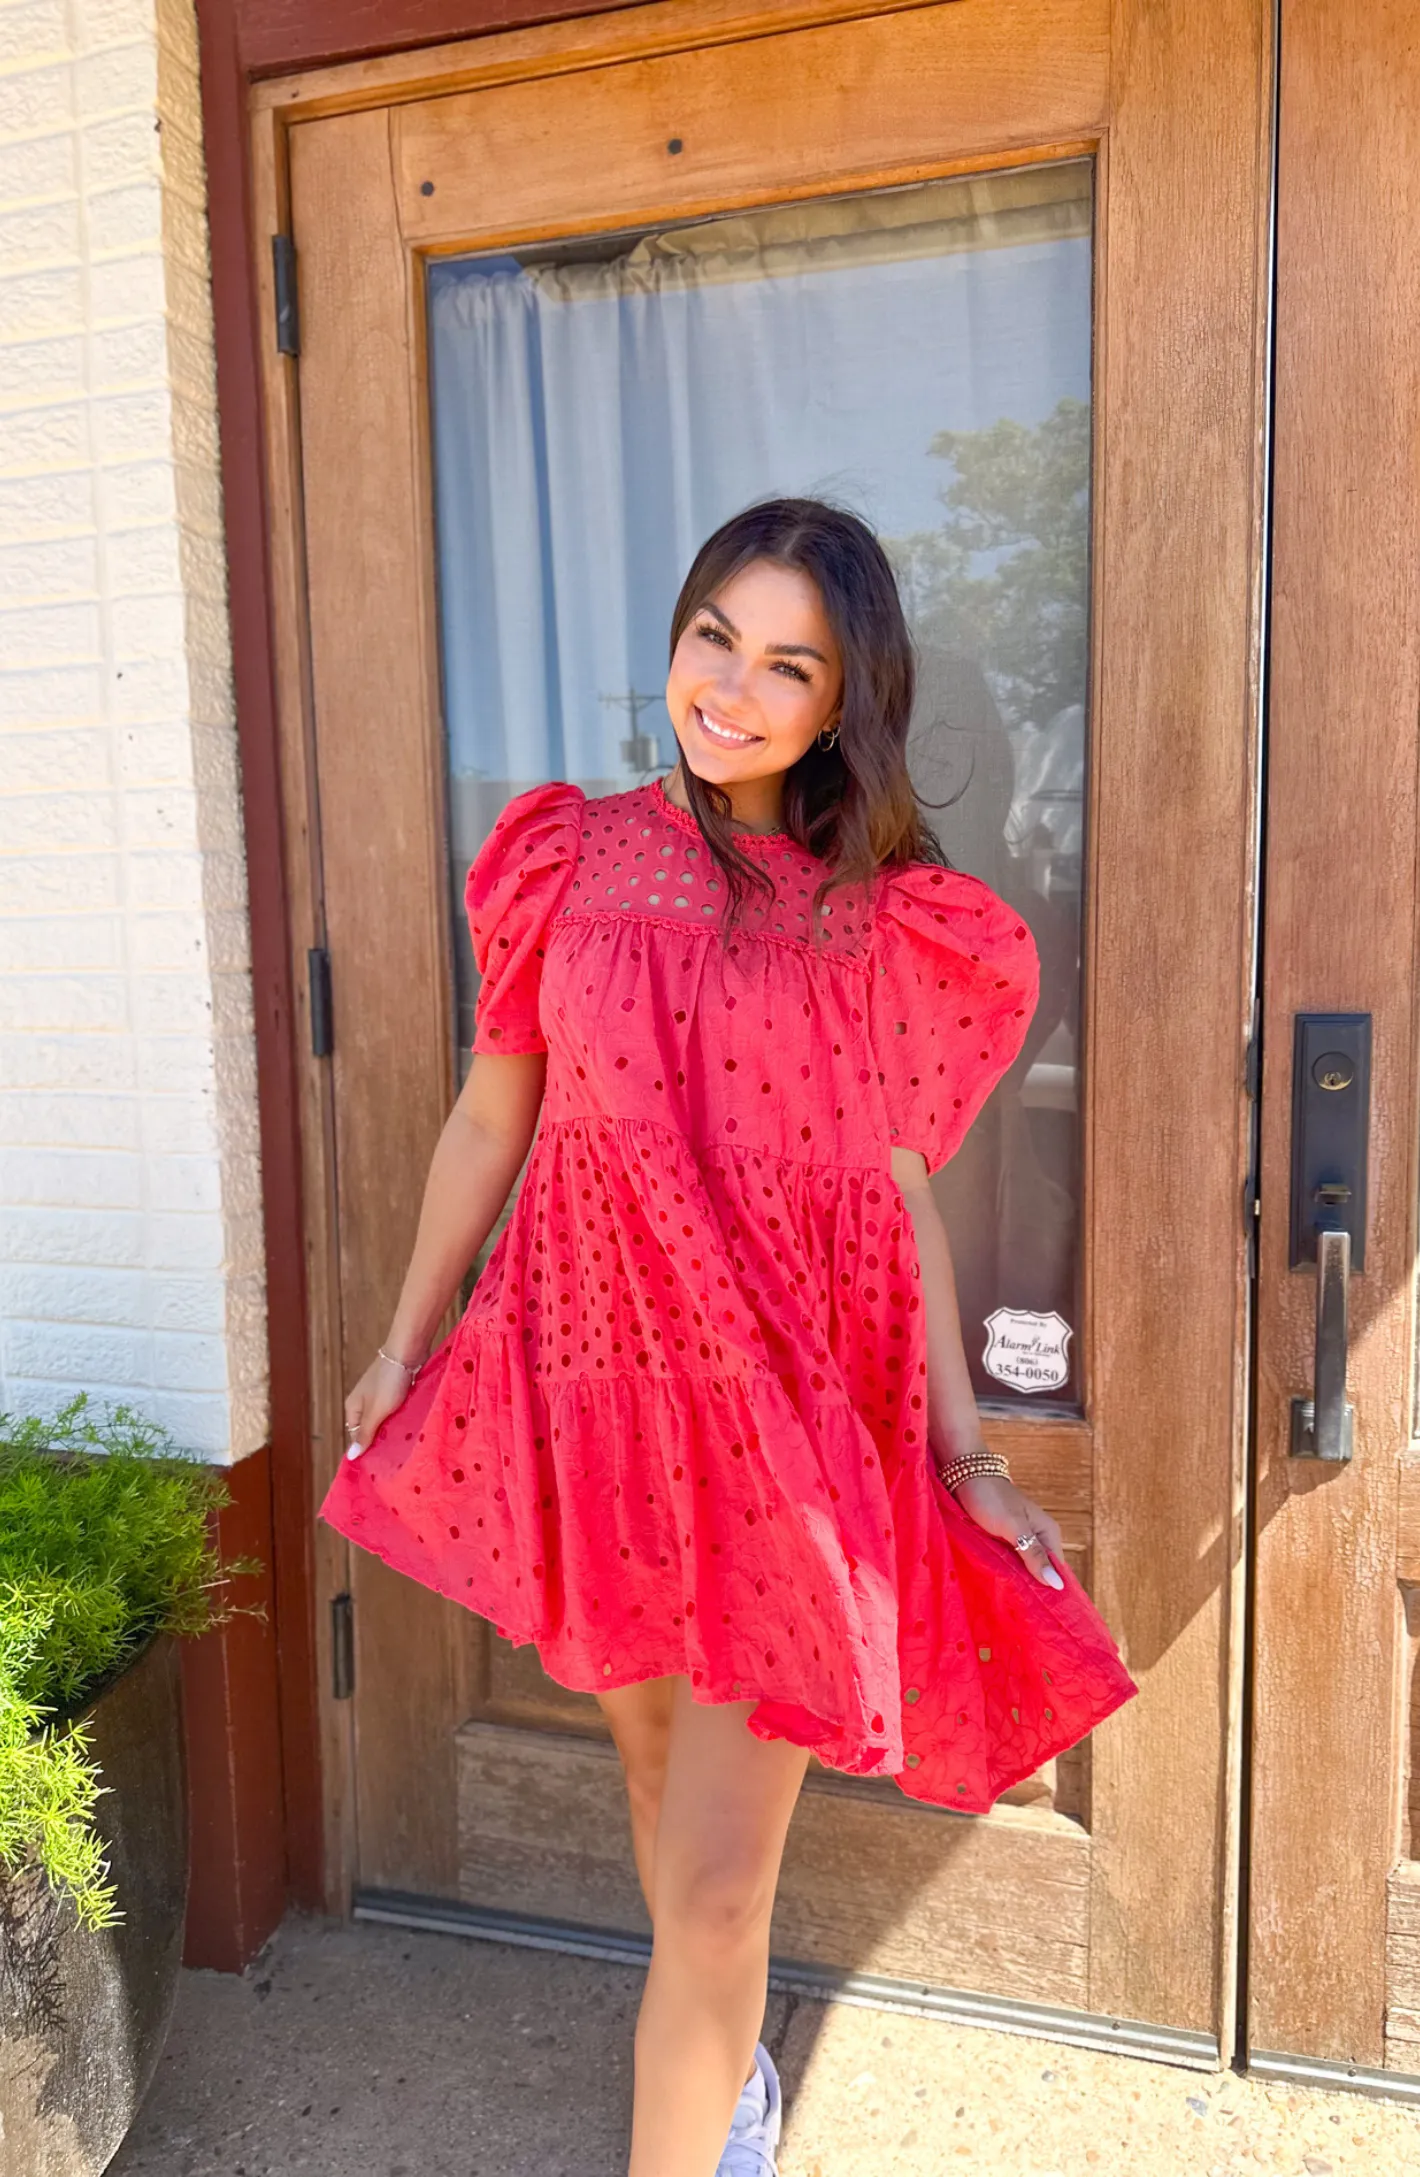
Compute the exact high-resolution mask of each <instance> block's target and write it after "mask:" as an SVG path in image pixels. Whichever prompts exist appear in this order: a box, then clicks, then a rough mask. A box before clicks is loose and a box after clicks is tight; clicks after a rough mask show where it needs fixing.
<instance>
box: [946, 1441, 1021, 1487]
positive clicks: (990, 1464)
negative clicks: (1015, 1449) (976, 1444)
mask: <svg viewBox="0 0 1420 2177" xmlns="http://www.w3.org/2000/svg"><path fill="white" fill-rule="evenodd" d="M937 1472H938V1474H939V1475H940V1477H941V1481H942V1486H943V1488H944V1489H950V1490H951V1491H952V1493H953V1495H955V1493H956V1491H957V1490H958V1489H959V1488H960V1486H961V1484H962V1483H963V1482H966V1481H970V1480H972V1479H973V1477H974V1476H975V1475H977V1474H996V1475H999V1476H1000V1477H1001V1479H1002V1480H1003V1481H1009V1480H1010V1478H1011V1469H1010V1467H1009V1466H1008V1464H1007V1463H1006V1460H1005V1459H1004V1458H1003V1457H1002V1455H1001V1453H1000V1452H999V1451H964V1452H960V1453H959V1454H958V1456H957V1457H956V1458H955V1459H949V1460H948V1461H947V1463H946V1465H945V1466H939V1467H938V1468H937Z"/></svg>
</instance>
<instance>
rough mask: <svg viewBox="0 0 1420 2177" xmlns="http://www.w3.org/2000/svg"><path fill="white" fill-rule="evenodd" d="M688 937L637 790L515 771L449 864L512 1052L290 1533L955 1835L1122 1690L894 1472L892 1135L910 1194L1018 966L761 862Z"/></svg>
mask: <svg viewBox="0 0 1420 2177" xmlns="http://www.w3.org/2000/svg"><path fill="white" fill-rule="evenodd" d="M745 845H746V849H747V851H748V852H749V853H751V854H753V855H754V856H755V857H756V858H757V859H758V860H759V861H760V862H761V863H762V865H763V867H764V868H765V869H766V870H768V871H769V872H770V874H771V875H772V877H773V879H774V884H775V897H774V900H773V903H772V904H771V903H769V902H767V901H761V902H758V903H757V904H755V903H754V902H755V901H757V900H758V895H754V896H753V898H752V904H751V905H750V907H749V910H748V912H747V914H746V915H745V917H744V919H743V921H742V923H741V926H740V928H739V930H738V932H737V933H736V934H734V935H733V936H732V937H731V940H730V943H729V945H728V946H725V945H724V943H723V942H722V937H721V932H720V923H721V919H722V913H723V908H724V902H725V890H724V886H723V882H722V880H721V878H720V875H719V872H718V870H717V869H716V867H715V864H714V862H713V860H712V859H711V857H710V855H709V853H708V851H707V849H706V848H705V846H704V843H703V841H702V840H701V838H700V834H699V831H698V829H697V827H696V825H695V823H694V820H693V819H692V818H691V817H690V816H688V815H687V814H686V813H685V812H684V811H683V810H680V809H677V808H676V807H675V805H674V803H672V802H670V801H669V800H667V798H666V796H665V794H664V792H663V791H662V789H661V787H660V785H659V784H654V785H651V786H644V787H637V788H634V789H633V790H632V791H630V792H627V793H620V794H609V795H605V796H603V797H601V798H600V799H596V800H588V799H587V798H586V797H585V796H584V795H583V794H582V793H581V792H580V790H579V789H578V788H576V787H573V786H568V785H562V784H555V785H549V786H540V787H535V788H534V789H533V790H532V791H531V792H528V793H524V794H520V795H519V796H517V798H516V799H515V800H513V801H511V802H510V803H509V804H508V806H507V807H506V808H505V810H504V811H503V814H502V816H501V817H500V818H499V820H498V823H497V824H496V826H495V827H494V830H493V832H492V834H491V836H490V838H489V839H488V841H487V842H486V844H485V845H484V847H483V849H482V850H481V852H480V854H479V856H478V859H477V861H476V862H475V864H474V866H473V869H472V871H471V872H470V875H469V880H468V908H469V914H470V918H471V923H472V930H473V939H474V948H475V954H476V957H477V960H478V965H479V968H480V970H481V972H482V977H483V980H482V984H481V988H480V992H479V1002H478V1018H477V1033H476V1038H475V1043H474V1048H475V1050H476V1051H479V1052H494V1051H506V1052H528V1051H538V1052H541V1051H545V1052H546V1053H547V1082H546V1094H545V1102H544V1106H543V1111H542V1118H541V1123H540V1126H539V1130H538V1135H537V1139H536V1142H535V1144H534V1147H533V1151H532V1155H531V1159H530V1161H529V1165H528V1168H527V1172H526V1175H525V1178H524V1182H523V1186H522V1189H521V1192H520V1194H519V1196H518V1199H517V1202H516V1204H515V1206H514V1209H513V1212H512V1215H511V1217H510V1219H509V1221H508V1224H507V1226H506V1227H505V1229H504V1231H503V1233H502V1234H501V1236H500V1237H499V1240H498V1242H497V1244H496V1245H495V1247H494V1249H493V1252H492V1254H491V1256H490V1258H489V1261H488V1264H487V1266H486V1268H485V1269H484V1271H483V1274H482V1276H481V1277H480V1278H479V1280H478V1284H477V1287H476V1288H475V1291H474V1293H473V1297H472V1299H471V1301H470V1303H469V1307H468V1310H467V1313H466V1314H465V1316H464V1318H463V1320H462V1322H461V1323H460V1324H459V1326H458V1329H457V1330H456V1331H455V1332H454V1334H453V1336H452V1338H451V1339H450V1340H449V1341H448V1342H447V1343H446V1344H445V1345H444V1347H443V1348H442V1349H441V1350H440V1352H439V1353H438V1355H437V1356H436V1357H435V1359H434V1360H433V1362H432V1363H431V1364H430V1366H429V1367H427V1368H426V1369H425V1371H424V1373H423V1374H422V1375H421V1377H420V1378H419V1381H418V1383H417V1385H416V1387H415V1389H414V1391H413V1393H412V1395H411V1396H410V1398H409V1399H408V1400H407V1401H406V1403H405V1405H404V1406H403V1407H402V1408H401V1409H400V1410H399V1412H398V1413H396V1414H394V1415H392V1416H391V1417H390V1419H389V1420H388V1421H387V1422H386V1423H385V1425H384V1427H383V1428H382V1429H381V1430H380V1432H379V1434H378V1435H377V1436H376V1438H375V1439H374V1441H373V1443H372V1444H371V1445H370V1447H369V1449H368V1450H367V1451H366V1453H365V1455H364V1456H363V1458H361V1459H359V1460H356V1461H343V1462H342V1464H341V1468H340V1472H339V1474H338V1475H337V1477H336V1479H335V1482H334V1484H333V1485H332V1487H331V1490H330V1493H329V1495H328V1496H327V1498H326V1500H325V1503H324V1505H323V1506H322V1513H323V1516H324V1517H325V1518H326V1519H327V1520H329V1521H330V1522H331V1524H332V1525H333V1526H335V1527H337V1528H339V1529H340V1531H341V1532H342V1533H343V1534H345V1535H348V1536H349V1538H350V1539H351V1541H352V1542H355V1543H358V1544H359V1545H360V1546H361V1547H362V1548H364V1549H368V1550H373V1551H374V1552H375V1553H376V1554H377V1555H378V1556H380V1557H382V1558H383V1559H384V1560H385V1561H386V1563H388V1564H390V1565H393V1566H394V1567H395V1568H396V1569H397V1570H398V1571H400V1572H405V1573H408V1574H409V1575H410V1576H411V1577H412V1578H413V1579H416V1580H419V1581H421V1582H422V1583H423V1584H424V1585H425V1586H427V1587H431V1588H434V1589H437V1590H438V1592H439V1593H441V1594H444V1595H448V1596H450V1597H452V1598H453V1599H454V1600H456V1601H458V1602H461V1603H465V1604H466V1605H467V1606H468V1607H469V1608H470V1609H472V1610H476V1611H478V1612H480V1613H481V1614H482V1615H483V1616H484V1617H486V1618H489V1619H491V1620H492V1622H493V1623H494V1625H495V1626H496V1627H497V1628H498V1630H499V1631H500V1632H501V1633H503V1634H505V1635H506V1636H507V1637H508V1638H509V1639H511V1640H514V1641H518V1642H523V1641H532V1642H535V1644H536V1646H537V1649H538V1653H539V1655H540V1656H541V1658H542V1661H543V1664H544V1666H545V1667H546V1669H547V1671H548V1672H549V1674H550V1675H551V1676H552V1677H553V1678H554V1679H556V1680H557V1681H558V1682H559V1683H561V1684H562V1685H564V1686H570V1687H575V1688H578V1689H581V1690H583V1691H588V1692H596V1691H600V1690H602V1689H605V1688H609V1687H613V1686H625V1685H631V1684H634V1683H637V1682H638V1681H641V1680H644V1679H648V1678H657V1677H661V1676H664V1675H666V1674H669V1673H673V1672H674V1673H684V1674H686V1675H687V1676H688V1677H689V1679H690V1681H691V1684H692V1686H693V1688H694V1691H695V1695H696V1697H697V1698H698V1699H700V1700H703V1701H709V1702H716V1701H732V1700H743V1699H749V1700H753V1701H754V1702H755V1703H756V1706H755V1707H754V1709H753V1710H752V1712H751V1714H750V1728H751V1729H752V1730H753V1731H755V1732H756V1733H758V1734H759V1735H760V1736H762V1737H766V1738H768V1737H774V1738H786V1739H790V1740H793V1741H796V1742H797V1743H798V1744H800V1745H803V1746H807V1747H811V1748H812V1749H813V1751H814V1752H815V1753H816V1754H818V1755H819V1756H820V1758H821V1759H822V1760H823V1761H825V1762H827V1763H829V1764H830V1765H831V1766H832V1767H834V1768H837V1769H842V1770H846V1771H849V1772H850V1773H852V1774H855V1775H884V1776H892V1777H894V1778H895V1779H896V1780H897V1782H898V1783H899V1784H900V1785H901V1787H902V1789H903V1790H904V1791H905V1792H907V1793H909V1794H910V1795H911V1796H913V1797H914V1798H918V1799H927V1800H934V1801H937V1802H939V1803H941V1804H943V1805H946V1806H952V1807H957V1808H961V1809H970V1810H977V1811H980V1810H984V1809H985V1808H987V1807H988V1806H990V1804H991V1802H992V1801H993V1799H995V1798H996V1797H997V1796H998V1795H999V1794H1000V1793H1001V1792H1002V1791H1004V1790H1005V1789H1006V1787H1007V1786H1008V1785H1011V1784H1013V1783H1015V1782H1017V1781H1018V1780H1019V1779H1021V1778H1022V1777H1025V1776H1028V1775H1030V1774H1031V1773H1032V1771H1034V1770H1035V1769H1037V1768H1038V1767H1039V1766H1040V1764H1041V1763H1042V1762H1043V1761H1045V1760H1046V1759H1048V1758H1049V1756H1050V1755H1052V1754H1055V1753H1059V1752H1060V1751H1061V1750H1062V1749H1063V1748H1065V1747H1067V1746H1070V1745H1072V1744H1073V1743H1074V1742H1075V1741H1076V1740H1077V1739H1079V1738H1081V1737H1082V1736H1083V1735H1084V1733H1085V1732H1087V1731H1089V1730H1090V1729H1091V1728H1092V1727H1093V1726H1094V1725H1095V1724H1097V1723H1099V1722H1100V1720H1101V1719H1102V1718H1103V1717H1105V1716H1107V1715H1109V1714H1110V1712H1111V1710H1113V1709H1115V1708H1117V1707H1118V1706H1119V1705H1120V1703H1121V1702H1123V1701H1125V1700H1127V1699H1128V1698H1129V1696H1130V1695H1131V1694H1132V1693H1133V1692H1134V1691H1135V1690H1136V1689H1135V1687H1134V1685H1133V1682H1132V1680H1131V1679H1130V1677H1129V1674H1128V1672H1127V1671H1126V1670H1125V1668H1124V1665H1123V1664H1122V1662H1121V1661H1120V1658H1119V1655H1118V1652H1117V1650H1116V1648H1115V1646H1114V1643H1113V1641H1112V1640H1111V1638H1110V1636H1109V1633H1108V1631H1107V1629H1106V1627H1105V1625H1104V1624H1103V1622H1102V1620H1101V1619H1100V1618H1099V1616H1098V1615H1097V1613H1096V1612H1095V1610H1094V1608H1093V1606H1092V1605H1091V1603H1090V1602H1089V1600H1088V1598H1087V1597H1086V1595H1085V1593H1084V1591H1083V1590H1082V1588H1081V1587H1080V1586H1079V1585H1078V1583H1077V1582H1076V1580H1075V1579H1074V1577H1073V1575H1072V1574H1071V1573H1070V1571H1069V1569H1068V1568H1067V1567H1064V1566H1062V1567H1061V1568H1060V1569H1061V1570H1062V1572H1063V1574H1064V1579H1065V1587H1064V1590H1063V1591H1062V1592H1057V1591H1055V1590H1052V1589H1050V1588H1047V1587H1043V1586H1041V1585H1040V1584H1039V1583H1038V1582H1037V1581H1036V1580H1035V1579H1033V1578H1032V1576H1031V1575H1030V1573H1029V1572H1028V1571H1027V1570H1026V1568H1025V1567H1024V1565H1023V1564H1022V1563H1021V1562H1020V1559H1019V1558H1018V1556H1017V1554H1016V1553H1015V1551H1014V1550H1013V1549H1012V1548H1011V1546H1010V1544H1009V1543H1007V1542H1002V1541H998V1540H996V1539H995V1538H994V1537H992V1536H989V1535H987V1534H984V1533H983V1532H982V1531H981V1529H980V1528H978V1527H977V1526H975V1525H974V1523H973V1522H972V1521H971V1520H970V1519H968V1517H967V1516H966V1514H965V1513H964V1512H963V1511H962V1510H961V1509H960V1508H959V1507H958V1505H957V1503H956V1502H955V1500H954V1499H953V1498H952V1497H951V1496H950V1495H949V1494H948V1493H947V1491H946V1490H944V1489H943V1488H942V1486H941V1484H940V1482H939V1481H938V1480H937V1479H936V1477H935V1473H934V1470H933V1466H932V1462H931V1458H930V1456H929V1452H928V1445H927V1375H926V1360H925V1351H924V1339H923V1312H922V1299H921V1294H920V1291H919V1278H920V1272H919V1267H918V1260H917V1253H916V1248H915V1245H914V1239H913V1232H912V1226H911V1223H910V1220H909V1218H908V1215H907V1212H906V1209H905V1206H904V1203H903V1200H902V1197H901V1195H900V1193H899V1192H898V1189H897V1187H896V1186H895V1185H894V1183H893V1179H892V1176H891V1167H890V1151H891V1149H892V1147H893V1146H894V1145H901V1146H902V1147H905V1148H911V1149H918V1150H921V1151H922V1153H923V1154H924V1155H925V1157H926V1159H927V1163H928V1165H929V1166H930V1167H931V1168H932V1169H934V1170H935V1169H936V1168H937V1166H939V1165H941V1164H943V1163H945V1162H946V1160H947V1158H948V1157H949V1156H950V1155H951V1154H952V1152H953V1151H954V1150H955V1149H956V1148H957V1147H958V1145H959V1144H960V1142H961V1140H962V1137H963V1135H964V1134H965V1133H966V1130H967V1128H968V1127H969V1126H970V1124H971V1122H972V1120H973V1118H974V1117H975V1115H976V1113H977V1111H978V1110H979V1109H980V1107H981V1105H982V1103H983V1102H984V1101H985V1099H986V1097H987V1095H988V1093H989V1092H990V1090H991V1088H992V1087H993V1085H994V1084H995V1082H996V1081H997V1080H998V1078H999V1077H1000V1075H1001V1074H1002V1073H1003V1072H1004V1071H1005V1069H1006V1067H1007V1066H1008V1065H1009V1064H1010V1062H1011V1060H1012V1059H1013V1058H1014V1057H1015V1055H1016V1053H1017V1051H1018V1050H1019V1048H1020V1045H1021V1040H1022V1037H1023V1036H1024V1034H1025V1030H1026V1025H1027V1022H1028V1020H1029V1017H1030V1014H1031V1012H1032V1010H1033V1007H1034V1004H1035V992H1036V975H1037V968H1036V956H1035V948H1034V945H1033V943H1032V941H1031V938H1030V935H1029V933H1028V931H1027V929H1026V928H1025V926H1024V924H1023V923H1022V922H1021V921H1020V920H1019V918H1018V917H1017V915H1016V913H1015V912H1014V910H1013V909H1011V908H1010V907H1008V906H1006V905H1004V904H1003V902H1002V901H1001V900H999V899H998V898H997V897H996V896H995V894H994V893H992V892H990V891H989V890H988V889H987V888H986V886H985V885H983V884H980V883H978V882H977V881H976V880H975V879H974V878H971V877H967V876H962V875H959V874H957V873H955V872H953V871H947V870H942V869H938V868H933V867H930V866H927V865H915V866H913V867H912V868H910V869H906V870H900V871H895V872H890V873H885V874H884V875H883V876H881V877H880V878H879V879H878V880H876V883H875V885H874V887H873V888H872V891H871V894H869V895H860V896H859V899H858V901H857V902H856V903H855V902H854V900H853V899H851V898H847V897H845V895H844V894H841V893H840V894H830V896H829V901H828V904H827V909H826V911H825V912H823V913H822V915H821V917H820V921H821V927H822V929H823V931H824V933H825V935H824V938H823V940H822V943H821V948H820V949H819V950H817V951H816V950H815V949H814V948H813V944H812V940H811V938H810V913H811V907H812V900H813V894H814V890H815V886H816V884H817V883H818V881H820V879H821V878H822V875H823V867H822V864H821V863H818V862H816V861H815V860H814V858H813V857H812V856H810V855H807V854H806V853H804V852H803V850H802V849H800V848H799V847H798V846H796V845H795V844H794V843H793V842H792V841H791V840H789V839H788V838H787V837H784V836H781V835H775V836H771V837H758V838H755V837H749V836H746V837H745Z"/></svg>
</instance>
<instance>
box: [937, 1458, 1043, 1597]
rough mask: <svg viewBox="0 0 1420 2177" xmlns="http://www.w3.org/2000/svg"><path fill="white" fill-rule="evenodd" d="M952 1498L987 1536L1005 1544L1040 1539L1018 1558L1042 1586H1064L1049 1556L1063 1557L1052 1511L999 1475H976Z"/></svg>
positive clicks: (961, 1486) (962, 1485)
mask: <svg viewBox="0 0 1420 2177" xmlns="http://www.w3.org/2000/svg"><path fill="white" fill-rule="evenodd" d="M953 1495H954V1496H955V1498H956V1500H957V1503H958V1504H959V1505H960V1506H961V1508H962V1510H963V1511H964V1512H965V1513H966V1515H967V1517H968V1518H969V1519H971V1520H974V1521H975V1523H976V1525H977V1526H978V1527H983V1528H985V1530H986V1532H987V1534H994V1535H999V1536H1000V1538H1001V1540H1002V1541H1003V1542H1010V1543H1015V1542H1018V1541H1019V1540H1020V1538H1021V1536H1022V1535H1027V1534H1034V1535H1036V1536H1038V1537H1039V1540H1037V1541H1035V1542H1032V1544H1031V1546H1030V1548H1029V1549H1028V1550H1020V1551H1018V1552H1017V1555H1018V1556H1019V1557H1020V1559H1021V1561H1022V1563H1023V1564H1025V1565H1027V1566H1028V1567H1029V1568H1030V1571H1031V1572H1032V1573H1033V1575H1034V1576H1035V1578H1036V1579H1037V1580H1039V1581H1040V1583H1041V1585H1042V1586H1043V1587H1059V1588H1063V1587H1064V1585H1065V1582H1064V1581H1063V1580H1062V1579H1061V1577H1060V1574H1059V1573H1058V1572H1057V1571H1056V1569H1055V1567H1054V1565H1052V1563H1051V1562H1050V1556H1049V1554H1048V1553H1049V1552H1053V1553H1054V1554H1055V1556H1057V1557H1059V1556H1061V1555H1062V1554H1063V1552H1062V1549H1061V1537H1060V1529H1059V1526H1058V1525H1057V1523H1056V1522H1055V1521H1054V1520H1053V1519H1052V1518H1051V1516H1050V1514H1049V1512H1043V1511H1042V1510H1041V1508H1040V1506H1039V1505H1038V1504H1033V1503H1032V1502H1031V1500H1030V1498H1029V1497H1027V1496H1023V1495H1022V1493H1021V1491H1020V1490H1019V1489H1017V1487H1016V1485H1015V1483H1014V1482H1008V1481H1007V1480H1006V1479H1005V1478H1004V1476H1002V1475H1000V1474H973V1475H972V1476H971V1477H970V1479H969V1480H967V1481H964V1482H963V1483H962V1484H961V1485H960V1487H959V1488H958V1489H956V1490H954V1491H953Z"/></svg>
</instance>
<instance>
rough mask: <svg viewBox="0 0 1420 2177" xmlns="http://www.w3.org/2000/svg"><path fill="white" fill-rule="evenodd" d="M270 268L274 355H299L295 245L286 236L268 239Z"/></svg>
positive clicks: (275, 236) (298, 312)
mask: <svg viewBox="0 0 1420 2177" xmlns="http://www.w3.org/2000/svg"><path fill="white" fill-rule="evenodd" d="M271 265H272V270H273V272H274V273H275V276H276V352H277V354H278V355H299V354H300V352H301V313H300V308H299V305H298V303H297V300H296V245H295V243H294V242H293V241H292V240H291V237H290V235H289V234H273V235H272V237H271Z"/></svg>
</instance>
